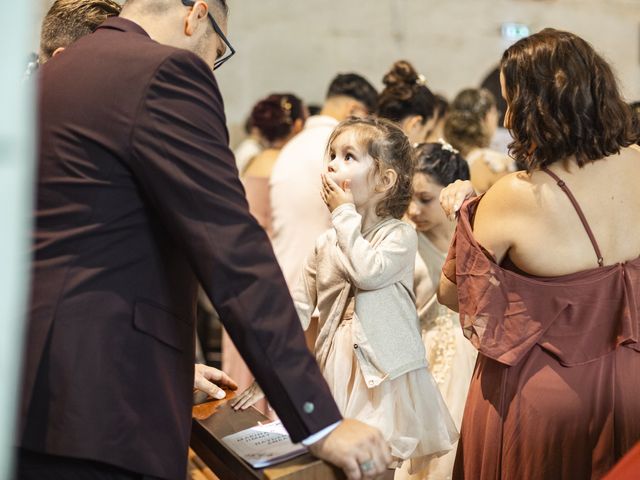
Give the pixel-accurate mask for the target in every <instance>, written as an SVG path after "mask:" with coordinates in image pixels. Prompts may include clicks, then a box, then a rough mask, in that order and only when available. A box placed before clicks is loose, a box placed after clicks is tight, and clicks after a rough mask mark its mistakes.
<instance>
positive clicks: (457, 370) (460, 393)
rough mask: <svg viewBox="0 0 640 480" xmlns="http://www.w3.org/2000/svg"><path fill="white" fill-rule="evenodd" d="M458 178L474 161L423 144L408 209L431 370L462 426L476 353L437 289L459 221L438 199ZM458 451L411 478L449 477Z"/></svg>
mask: <svg viewBox="0 0 640 480" xmlns="http://www.w3.org/2000/svg"><path fill="white" fill-rule="evenodd" d="M456 180H469V166H468V165H467V162H466V161H465V160H464V159H463V158H462V157H461V156H460V154H459V153H458V151H457V150H454V149H453V147H452V146H451V145H449V144H442V143H423V144H421V145H419V146H418V147H417V148H416V171H415V173H414V175H413V199H412V201H411V204H410V205H409V210H408V217H409V219H410V220H411V221H412V222H413V223H414V225H415V226H416V230H417V231H418V254H417V256H416V271H415V277H414V278H415V284H414V291H415V294H416V305H417V307H418V316H419V318H420V326H421V328H422V341H423V343H424V346H425V350H426V352H427V360H428V362H429V370H430V371H431V374H432V375H433V378H434V380H435V381H436V383H437V385H438V387H439V388H440V393H442V396H443V398H444V401H445V403H446V404H447V407H448V408H449V412H450V413H451V416H452V417H453V421H454V422H455V424H456V427H457V428H458V429H460V424H461V423H462V412H463V411H464V404H465V401H466V399H467V392H468V390H469V382H470V381H471V374H472V373H473V366H474V364H475V362H476V355H477V352H476V350H475V348H474V347H473V345H471V343H469V341H468V340H467V339H466V338H464V335H463V333H462V327H461V325H460V318H459V315H458V314H457V313H456V312H454V311H453V310H450V309H449V308H447V307H445V306H444V305H440V304H439V303H438V299H437V294H436V291H437V288H438V283H439V280H440V273H441V272H442V266H443V265H444V261H445V257H446V254H447V251H448V249H449V244H450V243H451V238H452V237H453V232H454V230H455V222H452V221H451V220H449V219H448V218H447V216H446V214H445V213H444V211H443V210H442V208H441V207H440V203H439V201H438V199H439V197H440V192H441V191H442V189H443V188H444V187H446V186H447V185H449V184H450V183H453V182H455V181H456ZM455 456H456V452H455V448H454V449H453V450H451V451H450V452H449V453H447V454H446V455H444V456H442V457H439V458H434V459H432V460H431V461H430V462H429V465H428V466H427V467H426V468H425V469H424V470H422V471H420V472H418V473H417V474H416V475H414V476H411V477H409V476H408V477H407V478H412V479H433V480H449V479H451V475H452V473H453V463H454V460H455Z"/></svg>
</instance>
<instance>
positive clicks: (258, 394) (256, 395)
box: [231, 381, 264, 410]
mask: <svg viewBox="0 0 640 480" xmlns="http://www.w3.org/2000/svg"><path fill="white" fill-rule="evenodd" d="M263 398H264V393H263V392H262V389H261V388H260V386H259V385H258V382H256V381H254V382H253V383H252V384H251V386H249V388H247V389H246V390H245V391H244V392H242V393H241V394H240V395H238V396H237V397H236V398H234V399H233V400H232V401H231V408H233V409H234V410H246V409H247V408H249V407H250V406H251V405H253V404H254V403H256V402H257V401H258V400H262V399H263Z"/></svg>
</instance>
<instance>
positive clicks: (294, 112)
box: [249, 93, 305, 142]
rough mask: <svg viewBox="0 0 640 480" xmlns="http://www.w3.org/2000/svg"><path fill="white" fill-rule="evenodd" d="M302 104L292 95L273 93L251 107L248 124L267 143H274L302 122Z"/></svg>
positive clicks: (303, 112)
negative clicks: (297, 121) (296, 123)
mask: <svg viewBox="0 0 640 480" xmlns="http://www.w3.org/2000/svg"><path fill="white" fill-rule="evenodd" d="M304 115H305V111H304V103H303V102H302V100H300V99H299V98H298V97H296V96H295V95H293V94H292V93H274V94H272V95H269V96H268V97H267V98H265V99H263V100H260V101H259V102H258V103H256V105H255V106H254V107H253V110H252V111H251V116H250V117H249V123H250V125H251V126H252V127H255V128H257V129H258V130H259V131H260V134H261V135H262V136H263V137H264V138H265V139H266V140H267V141H268V142H275V141H276V140H282V139H284V138H286V137H287V136H289V134H290V133H291V130H292V129H293V124H294V123H295V121H296V120H298V119H303V120H304Z"/></svg>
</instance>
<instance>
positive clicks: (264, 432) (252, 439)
mask: <svg viewBox="0 0 640 480" xmlns="http://www.w3.org/2000/svg"><path fill="white" fill-rule="evenodd" d="M222 441H223V442H224V443H225V444H226V445H227V446H228V447H229V448H230V449H231V450H233V451H234V452H235V453H236V454H237V455H239V456H240V457H242V459H243V460H244V461H246V462H247V463H249V465H251V466H252V467H253V468H265V467H269V466H271V465H275V464H276V463H280V462H284V461H286V460H289V459H291V458H294V457H297V456H299V455H302V454H303V453H305V452H306V451H307V448H306V447H305V446H304V445H302V444H300V443H291V438H289V434H288V433H287V431H286V430H285V428H284V426H283V425H282V422H280V421H279V420H278V421H275V422H272V423H268V424H266V425H257V426H255V427H251V428H247V429H246V430H241V431H240V432H236V433H233V434H231V435H227V436H226V437H224V438H223V439H222Z"/></svg>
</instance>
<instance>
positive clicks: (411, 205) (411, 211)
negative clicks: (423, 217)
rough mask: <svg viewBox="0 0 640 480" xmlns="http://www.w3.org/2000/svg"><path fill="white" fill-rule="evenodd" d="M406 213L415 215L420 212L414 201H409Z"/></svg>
mask: <svg viewBox="0 0 640 480" xmlns="http://www.w3.org/2000/svg"><path fill="white" fill-rule="evenodd" d="M407 213H408V214H409V216H412V217H414V216H417V215H418V214H419V213H420V209H419V208H418V206H417V205H416V202H411V203H409V210H408V212H407Z"/></svg>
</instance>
